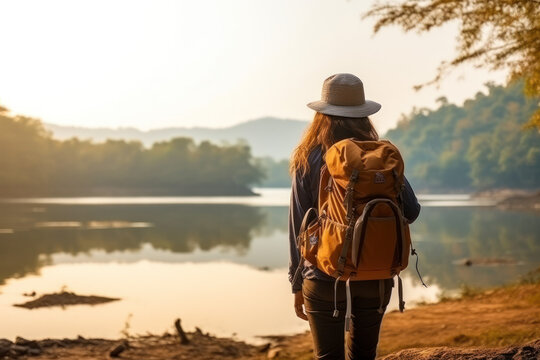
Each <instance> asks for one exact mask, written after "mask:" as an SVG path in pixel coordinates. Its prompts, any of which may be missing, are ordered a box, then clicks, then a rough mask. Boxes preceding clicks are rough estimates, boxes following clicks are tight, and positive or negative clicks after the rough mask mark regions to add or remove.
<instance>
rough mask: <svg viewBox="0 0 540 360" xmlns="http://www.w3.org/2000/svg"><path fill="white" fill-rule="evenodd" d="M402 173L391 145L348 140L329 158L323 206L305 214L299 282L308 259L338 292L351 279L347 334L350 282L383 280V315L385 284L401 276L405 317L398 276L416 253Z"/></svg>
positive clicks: (400, 161)
mask: <svg viewBox="0 0 540 360" xmlns="http://www.w3.org/2000/svg"><path fill="white" fill-rule="evenodd" d="M403 170H404V164H403V159H402V157H401V154H400V153H399V150H398V149H397V148H396V147H395V146H394V145H393V144H392V143H390V142H389V141H358V140H355V139H354V138H352V139H345V140H342V141H339V142H337V143H335V144H334V145H333V146H332V147H331V148H330V149H328V151H327V152H326V154H325V164H324V165H323V167H322V168H321V174H320V183H319V199H318V206H317V209H315V208H311V209H309V210H308V211H307V212H306V214H305V216H304V219H303V221H302V225H301V227H300V232H299V236H298V239H297V245H298V248H299V251H300V255H301V260H300V264H299V268H298V269H297V271H296V274H295V278H296V277H297V276H298V275H299V273H300V272H301V268H302V267H303V263H304V261H303V259H306V260H308V261H309V262H310V263H311V264H313V265H315V266H316V267H317V268H318V269H320V270H322V271H323V272H325V273H326V274H328V275H331V276H333V277H335V278H336V281H335V287H334V291H337V284H338V281H339V280H347V282H346V292H347V311H346V315H345V326H346V330H348V329H349V326H350V318H351V299H350V287H349V281H350V280H380V281H379V294H380V297H381V304H380V307H379V312H380V313H382V312H383V308H382V302H383V299H382V297H383V295H384V281H383V279H389V278H393V277H394V276H396V275H397V276H398V293H399V309H400V311H401V312H403V309H404V306H405V303H404V301H403V290H402V289H403V287H402V282H401V278H400V277H399V273H400V272H401V271H402V270H403V269H405V268H406V267H407V265H408V262H409V251H411V238H410V233H409V225H408V222H407V220H406V219H405V217H404V216H403V202H402V199H401V192H402V191H403V188H404V186H405V185H404V175H403ZM413 254H415V252H414V249H413ZM295 280H296V279H294V280H293V283H294V281H295ZM334 295H335V294H334ZM335 298H336V297H335V296H334V299H335ZM334 301H335V300H334ZM334 305H335V309H334V317H337V316H338V311H337V304H334Z"/></svg>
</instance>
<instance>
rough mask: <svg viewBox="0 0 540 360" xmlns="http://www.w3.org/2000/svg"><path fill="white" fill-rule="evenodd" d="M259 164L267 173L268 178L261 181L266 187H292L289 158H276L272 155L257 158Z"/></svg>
mask: <svg viewBox="0 0 540 360" xmlns="http://www.w3.org/2000/svg"><path fill="white" fill-rule="evenodd" d="M257 161H258V164H259V165H260V167H261V168H262V169H264V171H265V173H266V178H265V179H264V180H263V181H262V182H261V186H264V187H290V186H291V177H290V175H289V160H287V159H282V160H274V159H273V158H271V157H263V158H259V159H257Z"/></svg>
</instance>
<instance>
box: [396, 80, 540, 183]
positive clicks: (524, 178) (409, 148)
mask: <svg viewBox="0 0 540 360" xmlns="http://www.w3.org/2000/svg"><path fill="white" fill-rule="evenodd" d="M487 87H488V94H487V95H486V94H483V93H478V94H476V96H475V98H474V99H470V100H467V101H465V103H464V105H463V106H457V105H454V104H449V103H448V102H447V101H446V99H444V98H443V99H439V108H438V109H436V110H429V109H416V110H414V111H413V112H412V113H411V114H410V115H409V116H408V117H405V118H404V119H402V120H401V121H400V122H399V123H398V125H397V127H396V128H395V129H392V130H390V131H389V132H388V133H387V134H386V136H387V137H388V138H389V139H390V140H392V141H393V142H395V143H396V145H398V146H399V148H400V150H401V151H402V153H403V156H404V158H405V160H406V166H407V176H408V177H409V179H410V180H411V181H412V182H413V183H414V185H416V187H418V188H420V189H427V188H429V189H439V190H455V189H463V190H465V189H473V188H475V189H485V188H494V187H499V188H500V187H510V188H537V187H539V186H540V183H539V181H540V180H539V179H540V134H539V133H538V132H536V131H527V132H523V131H521V128H522V126H523V124H525V123H526V121H527V119H529V117H530V116H531V114H532V113H533V112H534V111H535V110H536V106H537V105H536V104H537V101H538V100H537V99H534V98H526V97H525V96H524V95H523V91H522V88H523V83H522V82H514V83H511V84H509V85H508V86H507V87H503V86H495V85H493V84H488V85H487Z"/></svg>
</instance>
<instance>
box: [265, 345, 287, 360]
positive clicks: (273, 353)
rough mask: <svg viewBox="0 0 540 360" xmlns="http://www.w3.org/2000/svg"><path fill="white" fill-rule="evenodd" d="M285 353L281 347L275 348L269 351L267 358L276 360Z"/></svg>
mask: <svg viewBox="0 0 540 360" xmlns="http://www.w3.org/2000/svg"><path fill="white" fill-rule="evenodd" d="M282 351H283V349H282V348H280V347H275V348H272V349H270V350H268V354H266V357H267V358H268V359H275V358H277V357H278V356H279V354H280V353H281V352H282Z"/></svg>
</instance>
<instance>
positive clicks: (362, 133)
mask: <svg viewBox="0 0 540 360" xmlns="http://www.w3.org/2000/svg"><path fill="white" fill-rule="evenodd" d="M351 137H354V138H357V139H358V140H378V139H379V135H378V134H377V131H376V130H375V128H374V127H373V124H372V123H371V120H370V119H369V118H368V117H363V118H347V117H342V116H334V115H326V114H322V113H320V112H317V113H315V117H314V118H313V121H312V122H311V125H309V127H308V128H307V129H306V131H305V132H304V135H303V136H302V140H300V143H299V144H298V146H297V147H296V148H295V149H294V152H293V154H292V157H291V161H290V164H289V172H290V173H291V174H292V175H294V173H295V172H296V171H301V174H302V175H304V174H306V173H307V172H308V171H309V163H308V156H309V154H310V153H311V151H312V150H313V149H315V148H316V147H317V146H319V145H321V146H322V151H323V153H324V152H326V150H328V149H329V148H330V147H331V146H332V145H333V144H334V143H336V142H338V141H340V140H343V139H347V138H351Z"/></svg>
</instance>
